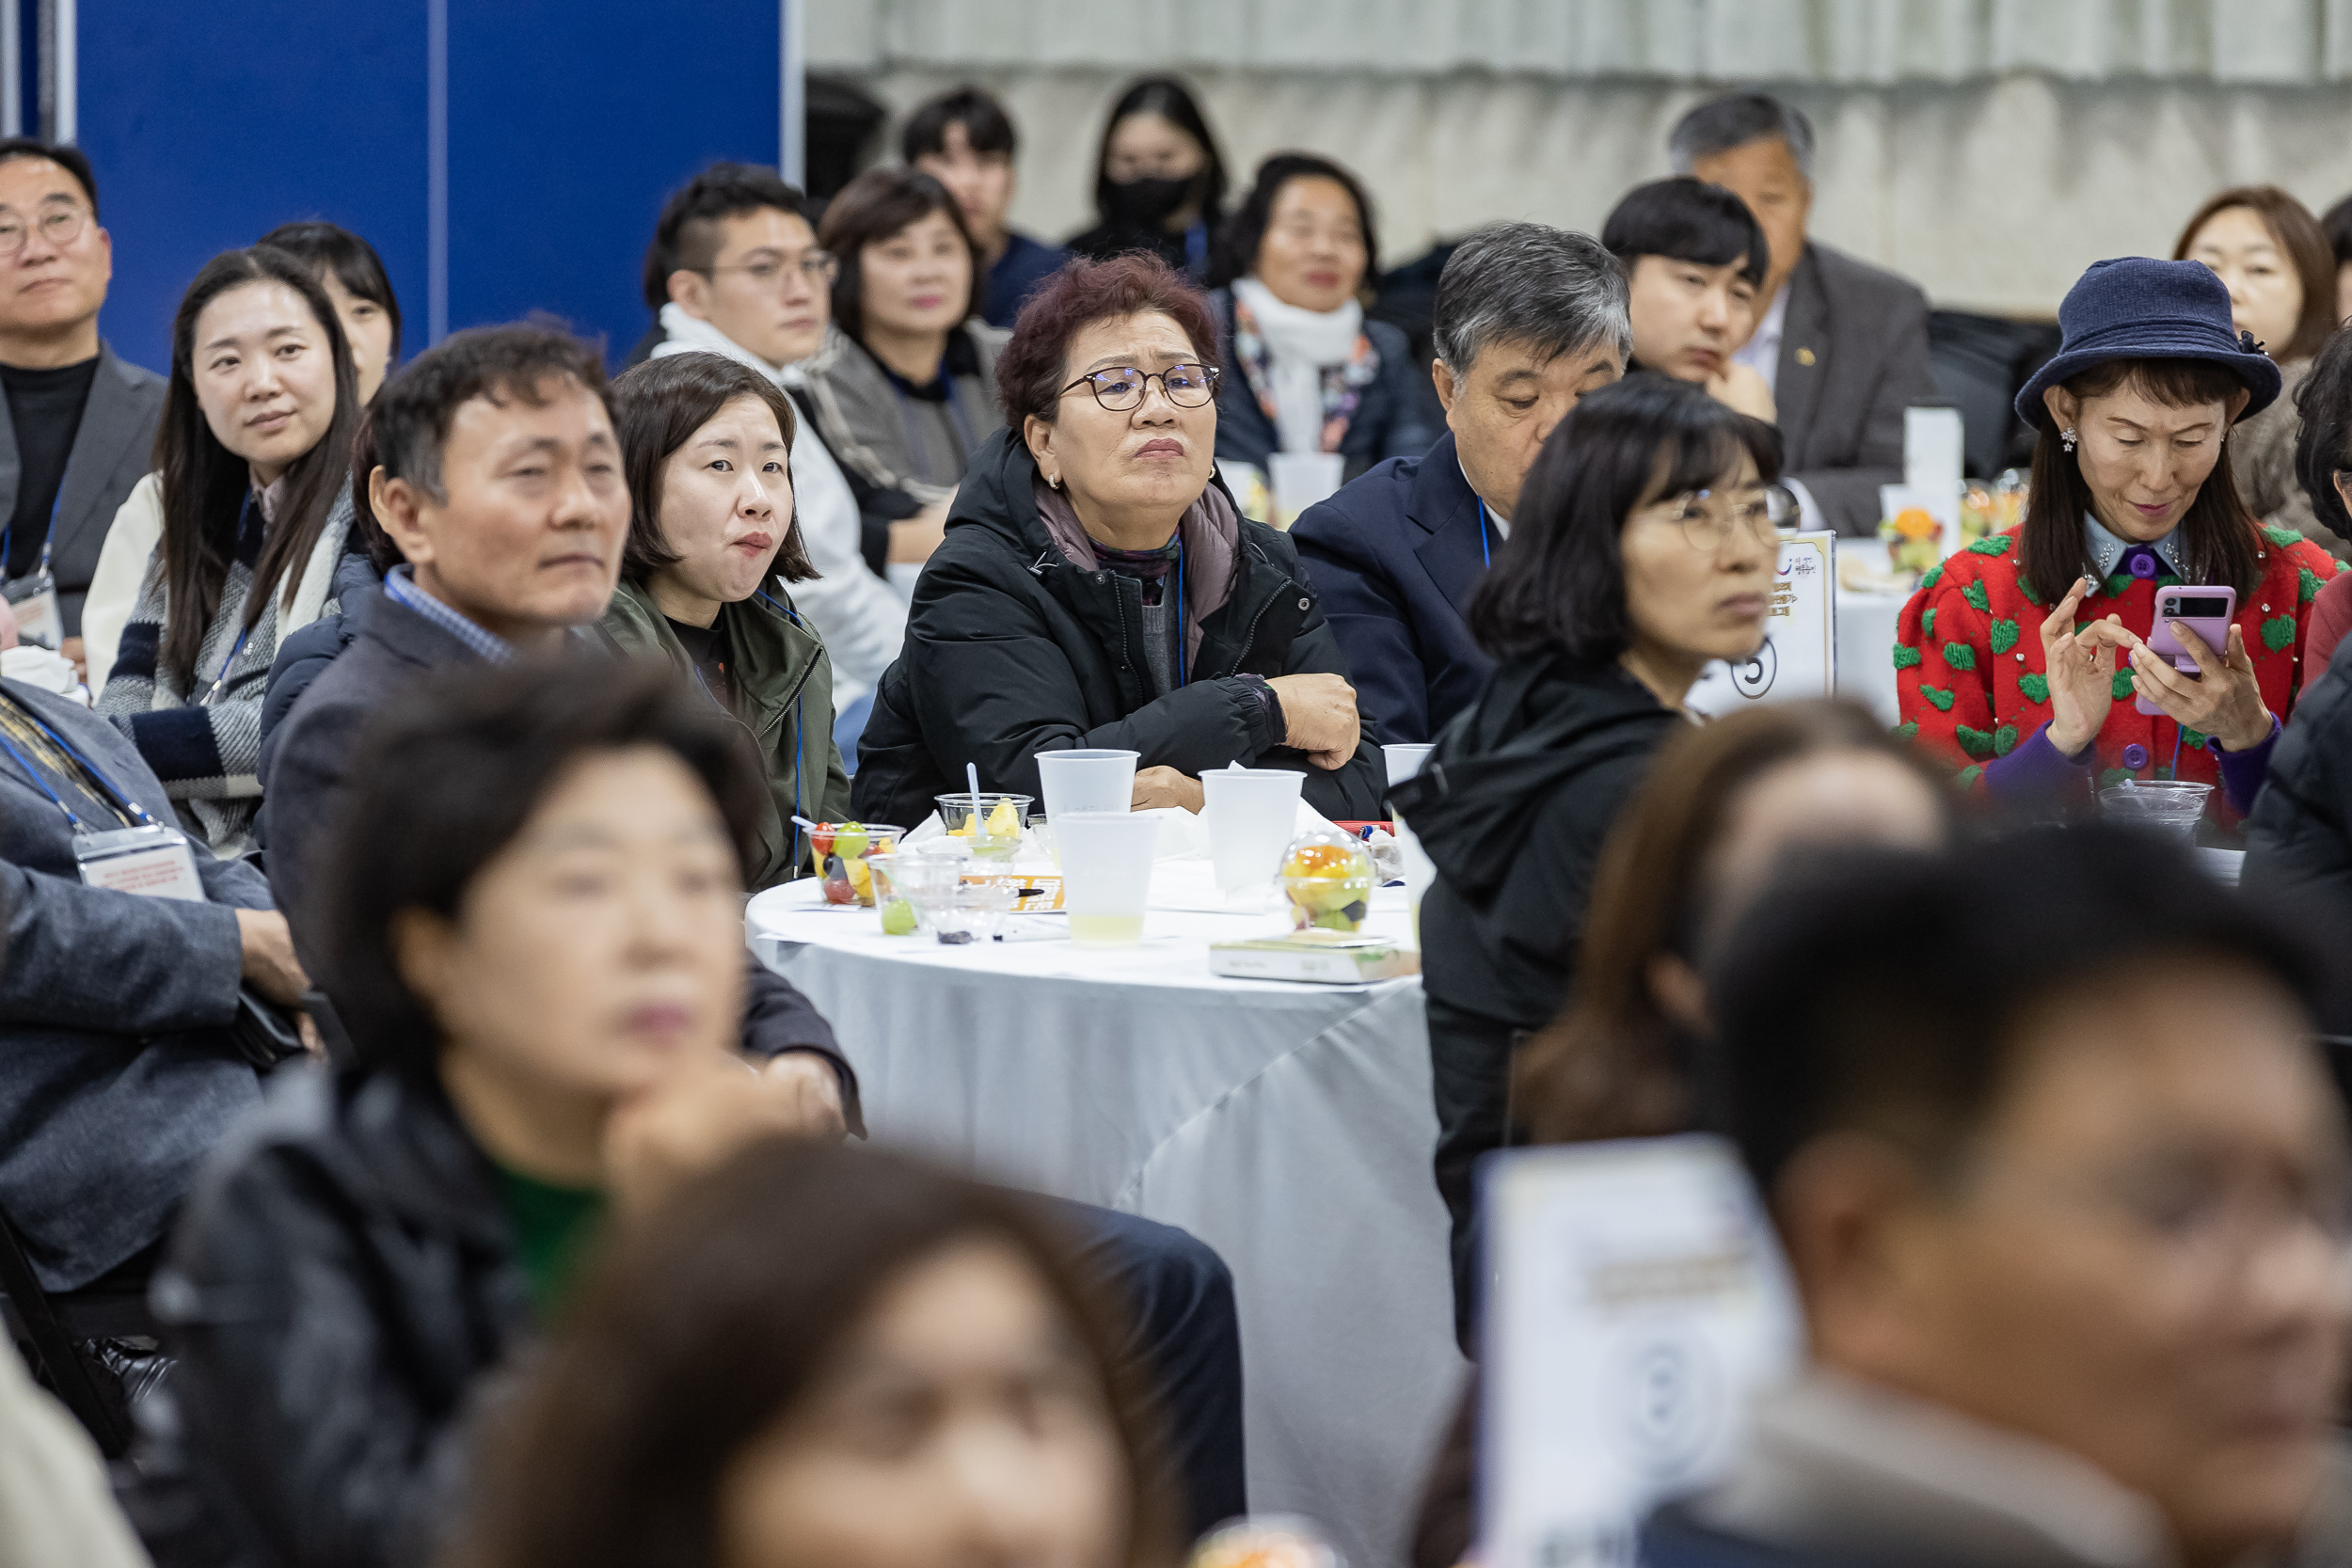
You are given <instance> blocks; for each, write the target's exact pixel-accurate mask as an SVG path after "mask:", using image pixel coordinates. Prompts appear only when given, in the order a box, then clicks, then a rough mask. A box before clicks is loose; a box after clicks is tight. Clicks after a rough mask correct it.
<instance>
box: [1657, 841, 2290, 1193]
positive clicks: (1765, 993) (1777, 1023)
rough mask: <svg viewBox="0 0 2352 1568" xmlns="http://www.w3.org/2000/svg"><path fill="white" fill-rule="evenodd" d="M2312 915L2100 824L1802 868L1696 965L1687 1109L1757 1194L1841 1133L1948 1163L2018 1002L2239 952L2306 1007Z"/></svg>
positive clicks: (1983, 1105) (1849, 857)
mask: <svg viewBox="0 0 2352 1568" xmlns="http://www.w3.org/2000/svg"><path fill="white" fill-rule="evenodd" d="M2311 929H2312V927H2311V924H2310V922H2309V920H2308V918H2305V919H2300V920H2298V919H2297V918H2296V915H2295V912H2294V911H2291V910H2285V909H2282V908H2280V907H2278V906H2276V905H2273V904H2270V903H2262V904H2258V903H2256V902H2255V901H2254V900H2253V899H2252V898H2249V897H2248V896H2247V895H2243V894H2241V893H2239V892H2238V891H2237V890H2235V889H2233V888H2230V887H2227V886H2224V885H2222V884H2220V883H2219V882H2217V881H2216V880H2215V879H2213V878H2211V877H2209V876H2207V875H2206V874H2205V873H2204V872H2202V871H2201V869H2200V868H2199V867H2198V866H2197V864H2196V863H2195V862H2194V861H2193V860H2192V859H2191V857H2190V855H2189V853H2188V852H2187V851H2186V850H2185V848H2182V847H2178V846H2176V845H2173V844H2171V843H2169V842H2167V841H2164V840H2160V839H2157V838H2155V837H2153V835H2150V834H2147V833H2144V832H2132V831H2130V830H2127V829H2123V828H2118V827H2114V826H2109V825H2105V824H2097V823H2092V824H2085V825H2082V826H2077V827H2066V828H2034V829H2029V830H2026V831H2023V832H2016V833H2014V834H2012V835H2010V836H2008V837H2005V838H1999V839H1995V840H1993V841H1991V842H1989V843H1981V844H1976V845H1970V846H1964V847H1960V848H1957V849H1951V850H1947V851H1944V852H1941V853H1937V854H1919V853H1915V852H1897V851H1888V850H1879V851H1870V852H1858V853H1850V854H1845V855H1840V856H1836V857H1834V858H1832V859H1829V860H1827V861H1822V862H1818V863H1815V864H1813V865H1812V866H1810V867H1809V868H1807V869H1806V870H1804V871H1803V872H1800V873H1799V874H1797V875H1794V876H1792V877H1789V878H1788V879H1785V880H1783V881H1782V882H1781V883H1780V884H1779V885H1778V886H1776V887H1775V888H1773V889H1772V891H1771V892H1770V893H1768V894H1767V895H1765V896H1764V897H1763V898H1762V899H1761V900H1760V901H1759V902H1758V903H1757V904H1756V906H1755V908H1754V909H1752V910H1751V911H1749V912H1748V913H1747V914H1746V915H1745V916H1743V917H1742V918H1741V920H1740V929H1739V931H1738V932H1737V933H1736V934H1735V935H1734V936H1733V937H1732V939H1731V941H1730V942H1729V943H1728V945H1727V946H1726V947H1725V949H1724V951H1723V952H1722V953H1721V954H1720V955H1718V957H1717V959H1716V962H1715V963H1714V964H1713V965H1712V966H1711V967H1710V973H1709V977H1708V997H1709V1001H1710V1005H1711V1012H1712V1016H1713V1018H1714V1020H1715V1022H1716V1025H1717V1028H1718V1031H1719V1033H1718V1035H1717V1037H1716V1039H1715V1041H1714V1042H1713V1044H1711V1045H1710V1046H1708V1048H1707V1049H1706V1050H1705V1051H1704V1052H1703V1053H1702V1062H1701V1072H1700V1075H1699V1076H1700V1101H1701V1105H1702V1109H1703V1118H1704V1120H1705V1123H1706V1124H1707V1125H1708V1127H1709V1128H1710V1129H1711V1130H1713V1131H1716V1132H1724V1133H1726V1134H1728V1135H1729V1136H1730V1137H1731V1138H1732V1139H1733V1141H1735V1142H1736V1143H1737V1144H1738V1145H1739V1146H1740V1153H1741V1155H1742V1156H1743V1158H1744V1159H1745V1160H1746V1162H1747V1164H1748V1167H1749V1169H1750V1170H1751V1171H1752V1172H1753V1173H1754V1175H1755V1177H1756V1181H1757V1182H1758V1183H1759V1184H1760V1185H1761V1186H1762V1187H1763V1188H1764V1190H1765V1191H1766V1192H1767V1193H1768V1194H1769V1193H1770V1192H1771V1190H1772V1185H1773V1183H1774V1182H1775V1181H1776V1180H1778V1178H1779V1176H1780V1174H1781V1172H1782V1171H1783V1170H1784V1169H1785V1168H1786V1167H1787V1166H1788V1162H1789V1160H1790V1158H1791V1157H1792V1156H1793V1155H1795V1154H1796V1153H1797V1151H1798V1150H1799V1149H1801V1148H1804V1146H1805V1145H1806V1144H1808V1143H1811V1142H1812V1141H1813V1140H1814V1139H1816V1138H1819V1137H1821V1136H1823V1135H1824V1134H1827V1133H1831V1132H1844V1131H1854V1132H1872V1133H1876V1134H1879V1135H1881V1136H1883V1137H1885V1138H1887V1139H1888V1140H1889V1141H1891V1142H1894V1143H1895V1144H1896V1145H1897V1146H1898V1147H1901V1148H1906V1149H1907V1150H1908V1151H1909V1152H1911V1153H1913V1154H1914V1155H1915V1156H1916V1157H1917V1158H1918V1159H1920V1161H1921V1162H1922V1164H1924V1165H1925V1166H1926V1167H1927V1168H1928V1169H1929V1170H1930V1171H1931V1174H1934V1175H1939V1176H1948V1175H1950V1174H1952V1167H1953V1166H1954V1165H1955V1164H1957V1162H1958V1160H1959V1158H1960V1157H1961V1155H1962V1153H1963V1150H1964V1148H1965V1146H1966V1144H1967V1142H1968V1140H1969V1138H1970V1137H1971V1135H1972V1134H1973V1133H1975V1132H1978V1131H1979V1129H1981V1128H1982V1127H1983V1125H1984V1123H1985V1121H1986V1119H1987V1118H1988V1117H1990V1116H1991V1115H1992V1114H1993V1113H1994V1110H1995V1108H1996V1104H1995V1102H1996V1101H1997V1100H1998V1098H1999V1095H2000V1092H2001V1090H2002V1088H2003V1087H2004V1085H2005V1082H2006V1079H2007V1074H2008V1073H2009V1071H2010V1068H2011V1065H2012V1064H2011V1061H2010V1056H2011V1054H2012V1053H2013V1050H2014V1048H2015V1044H2016V1038H2015V1037H2016V1034H2017V1031H2018V1029H2019V1027H2020V1026H2021V1025H2022V1024H2023V1023H2024V1022H2026V1018H2027V1017H2028V1015H2029V1014H2031V1013H2032V1012H2034V1011H2035V1010H2036V1009H2038V1008H2040V1007H2042V1006H2044V1005H2046V1004H2047V1003H2049V1002H2050V1001H2052V1000H2053V999H2054V998H2057V997H2058V996H2061V995H2063V994H2064V993H2065V992H2066V991H2067V990H2070V989H2071V988H2076V987H2080V986H2082V985H2084V984H2085V983H2086V982H2089V981H2092V980H2096V979H2098V978H2101V977H2103V976H2106V975H2112V974H2115V973H2117V972H2118V971H2119V970H2122V969H2124V968H2127V967H2128V968H2131V969H2134V970H2142V971H2144V970H2145V969H2147V968H2148V967H2150V966H2154V965H2164V964H2175V963H2178V962H2180V961H2182V960H2204V961H2208V962H2210V961H2216V960H2218V961H2221V962H2225V963H2230V964H2234V965H2240V966H2243V967H2244V968H2246V969H2247V970H2249V971H2251V972H2253V973H2254V974H2260V975H2262V976H2264V977H2265V978H2267V979H2270V980H2274V981H2276V982H2277V983H2278V984H2279V985H2280V986H2281V987H2282V988H2284V989H2285V990H2287V991H2288V992H2289V993H2291V994H2292V995H2293V996H2294V998H2295V999H2296V1002H2298V1003H2299V1004H2301V1006H2303V1007H2304V1008H2305V1009H2306V1010H2307V1011H2309V1012H2312V1014H2313V1015H2314V1016H2318V1015H2319V1013H2320V1003H2321V1001H2322V999H2323V990H2324V989H2325V988H2326V987H2327V986H2328V983H2329V982H2328V966H2327V960H2326V957H2325V953H2324V950H2323V949H2322V948H2321V947H2320V946H2319V945H2317V944H2316V943H2315V942H2314V941H2313V940H2312V938H2311V937H2310V936H2308V935H2307V934H2306V933H2308V932H2309V931H2310V930H2311Z"/></svg>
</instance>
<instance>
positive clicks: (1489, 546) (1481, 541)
mask: <svg viewBox="0 0 2352 1568" xmlns="http://www.w3.org/2000/svg"><path fill="white" fill-rule="evenodd" d="M1490 527H1491V525H1490V524H1489V523H1488V522H1487V521H1486V497H1484V496H1481V497H1479V498H1478V553H1479V554H1480V555H1481V556H1484V557H1485V558H1486V565H1487V567H1488V569H1489V570H1491V569H1492V568H1493V566H1494V563H1495V547H1494V543H1493V541H1492V539H1491V538H1490V537H1489V536H1488V530H1489V528H1490Z"/></svg>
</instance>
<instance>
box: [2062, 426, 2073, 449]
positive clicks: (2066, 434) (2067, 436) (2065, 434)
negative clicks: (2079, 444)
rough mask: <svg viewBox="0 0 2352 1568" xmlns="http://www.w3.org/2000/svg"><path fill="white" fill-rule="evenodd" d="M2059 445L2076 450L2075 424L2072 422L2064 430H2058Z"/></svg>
mask: <svg viewBox="0 0 2352 1568" xmlns="http://www.w3.org/2000/svg"><path fill="white" fill-rule="evenodd" d="M2058 445H2059V446H2061V447H2064V448H2065V449H2066V450H2067V451H2074V426H2073V425H2071V424H2070V425H2068V426H2067V427H2066V428H2065V429H2064V430H2062V431H2060V432H2058Z"/></svg>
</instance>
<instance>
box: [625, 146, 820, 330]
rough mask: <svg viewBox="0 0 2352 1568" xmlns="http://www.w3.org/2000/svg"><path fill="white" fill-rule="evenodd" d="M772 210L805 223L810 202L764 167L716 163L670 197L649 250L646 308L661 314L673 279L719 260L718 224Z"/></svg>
mask: <svg viewBox="0 0 2352 1568" xmlns="http://www.w3.org/2000/svg"><path fill="white" fill-rule="evenodd" d="M763 207H773V208H775V209H776V210H777V211H778V212H780V213H790V214H793V215H794V216H796V217H802V218H807V219H808V221H809V225H810V227H812V228H814V227H815V226H816V219H815V218H813V217H810V215H809V211H808V198H807V197H806V196H804V195H803V194H802V192H801V188H800V187H799V186H798V185H789V184H787V183H785V181H784V177H783V176H782V175H780V174H778V173H777V172H776V171H775V170H774V169H772V168H769V167H767V166H764V165H761V164H713V165H711V166H709V167H708V168H707V169H705V170H703V171H702V172H701V173H700V174H697V175H696V176H694V178H692V179H691V180H689V181H688V182H686V183H685V184H683V185H681V186H679V187H678V188H677V189H676V190H675V191H673V192H671V193H670V199H669V200H667V201H665V202H663V203H662V204H661V216H660V218H659V219H657V220H656V221H655V223H654V226H653V241H652V243H651V244H649V245H646V246H645V271H644V279H643V281H644V291H645V305H646V308H647V309H652V310H656V311H658V310H660V309H661V308H662V307H663V306H664V305H667V304H669V303H670V275H671V274H672V273H674V272H681V271H683V272H701V271H703V270H705V269H706V268H707V267H708V266H709V265H710V264H711V263H712V262H713V261H717V260H718V258H719V242H718V227H717V226H718V222H719V220H720V219H721V218H731V217H738V216H740V215H741V214H745V213H756V212H758V211H759V210H760V209H761V208H763Z"/></svg>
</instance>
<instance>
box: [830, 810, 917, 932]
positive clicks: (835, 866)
mask: <svg viewBox="0 0 2352 1568" xmlns="http://www.w3.org/2000/svg"><path fill="white" fill-rule="evenodd" d="M905 832H906V830H905V829H904V828H894V827H891V826H890V825H889V824H888V823H885V822H870V823H863V824H861V823H855V822H851V823H845V824H839V825H836V824H834V823H827V824H825V825H824V826H823V827H820V828H817V829H814V830H812V831H810V832H809V833H808V835H807V837H808V859H809V868H810V869H811V870H813V871H814V872H816V874H817V876H818V878H819V879H820V881H821V884H822V886H823V888H824V892H825V902H826V903H828V904H861V905H864V906H865V907H866V909H869V910H870V909H872V908H873V907H874V883H873V877H872V873H871V872H870V871H869V870H868V869H867V867H866V861H867V860H868V859H869V858H871V857H874V856H879V855H887V854H890V853H892V852H893V851H894V850H896V849H897V848H898V840H899V839H900V838H901V837H902V836H904V834H905Z"/></svg>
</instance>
